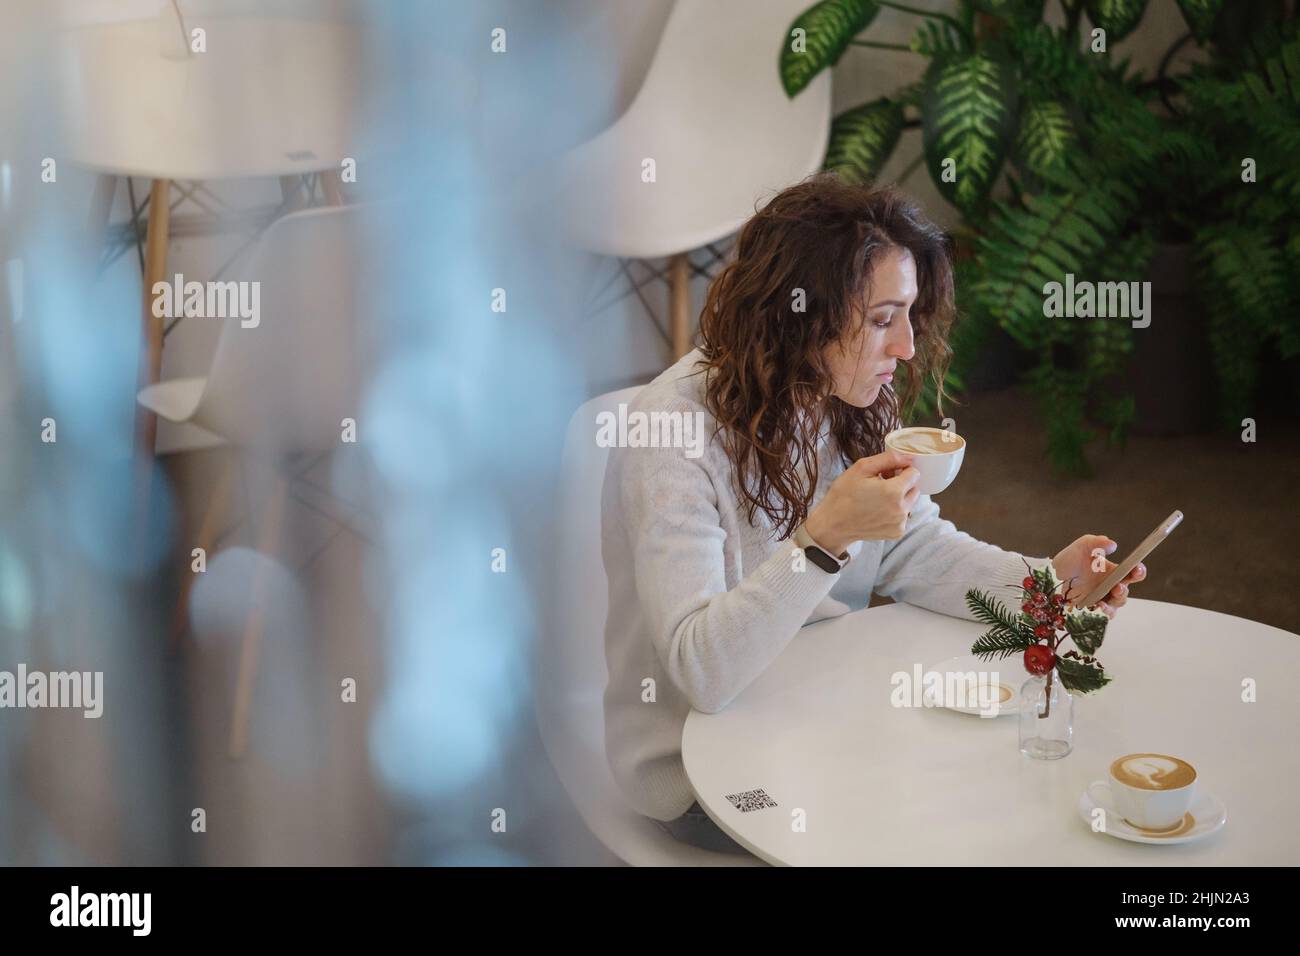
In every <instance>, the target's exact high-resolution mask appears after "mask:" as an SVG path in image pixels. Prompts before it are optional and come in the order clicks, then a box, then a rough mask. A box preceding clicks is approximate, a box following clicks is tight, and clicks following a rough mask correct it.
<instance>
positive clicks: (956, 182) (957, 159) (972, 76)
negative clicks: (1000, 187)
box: [922, 53, 1016, 214]
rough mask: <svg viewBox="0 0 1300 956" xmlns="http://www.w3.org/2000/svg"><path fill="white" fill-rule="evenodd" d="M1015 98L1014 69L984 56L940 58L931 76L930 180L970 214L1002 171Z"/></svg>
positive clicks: (927, 103)
mask: <svg viewBox="0 0 1300 956" xmlns="http://www.w3.org/2000/svg"><path fill="white" fill-rule="evenodd" d="M1015 99H1016V98H1015V93H1014V90H1013V88H1012V85H1011V75H1010V70H1008V69H1007V68H1006V67H1005V66H1004V65H1003V64H1002V63H1000V62H999V61H997V60H995V59H993V58H992V57H989V56H986V55H984V54H980V53H975V54H971V55H963V56H946V57H937V58H936V59H935V61H934V62H933V63H932V64H931V66H930V69H929V70H928V71H927V73H926V93H925V100H924V107H923V109H922V133H923V141H924V144H925V155H926V160H927V165H928V166H929V167H930V177H931V178H932V179H933V180H934V183H935V185H936V186H937V187H938V188H939V191H940V192H941V193H942V194H943V195H944V196H945V198H947V199H948V200H949V201H950V202H952V203H953V204H954V205H956V206H957V207H958V208H960V209H962V210H963V211H964V212H967V213H968V214H969V213H971V212H972V211H973V210H974V209H975V208H976V207H978V206H979V205H980V203H982V202H983V200H984V199H985V197H987V196H988V193H989V190H990V189H991V188H992V186H993V181H994V180H995V179H996V178H997V175H998V171H999V170H1000V169H1001V168H1002V161H1003V158H1004V157H1005V155H1006V149H1007V143H1008V141H1009V140H1010V138H1011V125H1012V122H1013V120H1014V116H1015ZM946 161H951V162H946Z"/></svg>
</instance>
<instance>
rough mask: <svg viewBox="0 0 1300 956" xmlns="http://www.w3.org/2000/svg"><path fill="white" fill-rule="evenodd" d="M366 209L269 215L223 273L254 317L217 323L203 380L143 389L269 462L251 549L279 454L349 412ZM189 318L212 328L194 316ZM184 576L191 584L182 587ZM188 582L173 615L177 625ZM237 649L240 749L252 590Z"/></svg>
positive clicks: (314, 447) (249, 685) (270, 538)
mask: <svg viewBox="0 0 1300 956" xmlns="http://www.w3.org/2000/svg"><path fill="white" fill-rule="evenodd" d="M367 208H368V207H366V206H342V207H338V206H335V207H323V208H320V209H310V210H306V211H303V212H297V213H293V214H291V215H288V216H285V217H283V218H281V219H278V220H276V221H275V222H274V223H272V224H271V225H270V226H269V227H268V228H267V229H266V231H265V232H264V233H262V235H261V236H260V237H259V238H258V240H257V242H256V243H255V244H254V245H253V246H252V248H251V249H250V250H249V252H248V253H247V254H246V256H245V257H244V258H242V259H241V261H240V263H239V264H238V265H237V266H235V267H233V268H232V269H231V270H230V271H229V273H228V275H229V276H231V277H233V278H234V280H235V281H240V282H256V283H259V286H260V308H259V321H258V323H257V324H256V325H255V326H254V325H250V327H243V325H242V321H243V320H242V319H241V318H240V317H239V316H232V317H227V318H225V319H222V320H220V321H222V322H223V325H222V329H221V334H220V337H219V338H218V341H217V350H216V354H215V355H214V357H213V360H212V367H211V370H210V371H209V373H208V374H207V375H206V376H203V377H197V378H178V379H172V380H170V381H166V382H160V383H158V384H156V385H150V386H148V387H146V388H144V389H142V390H141V392H140V394H139V396H138V401H139V403H140V404H141V405H143V406H144V407H145V408H148V409H150V410H151V411H153V412H155V413H156V414H158V415H159V416H161V417H162V418H165V419H167V420H168V421H171V422H188V423H191V424H194V425H198V426H200V427H201V428H203V429H205V430H206V431H208V432H210V433H212V434H213V435H214V436H215V437H216V438H217V439H219V440H224V441H226V442H229V443H231V444H233V445H235V446H237V447H238V448H239V449H240V450H242V451H252V452H253V453H254V454H256V455H257V456H259V457H261V458H270V459H271V460H272V463H273V465H274V468H273V470H274V471H275V478H274V481H273V485H272V490H271V494H270V497H269V499H268V502H267V504H266V507H265V509H264V511H263V513H262V515H261V516H260V520H259V523H258V524H259V527H258V550H259V551H260V552H261V553H262V554H264V555H269V554H270V553H271V551H272V550H274V548H275V547H276V544H277V542H278V539H279V535H280V527H281V523H282V521H283V516H284V507H285V499H286V496H287V494H288V484H289V478H288V476H287V475H286V474H285V471H284V467H283V466H284V461H285V459H286V458H287V457H288V456H290V455H292V454H296V453H302V452H312V451H317V452H327V451H332V450H335V449H337V448H339V447H340V445H341V442H342V439H343V433H344V430H343V420H344V419H347V418H351V419H353V420H355V419H356V417H357V411H358V403H359V400H360V379H361V374H362V373H361V368H360V365H361V362H362V359H361V358H360V355H361V352H362V350H361V348H360V347H359V342H358V329H357V324H356V321H355V316H356V314H357V310H358V305H359V302H358V298H357V296H358V292H359V290H360V289H362V288H364V284H365V279H364V277H362V276H361V275H359V274H358V270H359V269H361V268H363V267H364V264H365V262H366V261H367V259H366V257H365V256H364V255H362V254H361V253H362V252H363V250H364V246H363V244H362V239H363V235H362V230H363V228H364V221H363V220H364V216H365V214H366V212H367ZM191 321H212V319H193V320H191ZM232 471H233V469H231V468H226V469H225V470H224V472H223V473H222V475H220V476H219V477H218V479H217V490H216V492H215V493H214V495H213V498H212V503H211V504H210V506H209V508H208V511H207V514H206V516H205V518H204V521H203V526H202V528H201V529H200V531H199V535H198V538H197V539H196V544H197V546H198V547H202V548H204V550H205V551H206V550H210V547H211V541H212V540H213V539H214V538H215V531H216V524H217V523H218V522H219V521H220V514H221V512H222V511H223V510H224V507H225V499H226V497H227V496H228V495H229V492H230V484H231V482H232V477H233V476H232V474H231V473H232ZM188 583H189V582H188V579H187V584H188ZM188 590H189V589H188V587H186V588H185V590H184V591H183V593H182V595H181V598H180V602H179V606H178V611H177V622H178V632H179V630H183V622H184V618H185V608H186V604H187V600H188ZM249 607H250V616H249V621H248V626H247V629H246V631H245V634H244V640H243V645H242V648H241V651H240V670H239V681H238V685H237V688H236V695H235V707H234V718H233V721H232V725H231V737H230V752H231V755H232V756H240V755H241V754H242V753H243V751H244V748H245V746H246V744H247V733H248V720H249V713H250V707H251V701H252V690H253V684H254V682H255V678H256V670H257V653H258V645H259V643H260V640H261V632H262V628H263V621H262V617H261V611H260V601H259V595H256V594H255V595H253V596H251V597H250V603H249Z"/></svg>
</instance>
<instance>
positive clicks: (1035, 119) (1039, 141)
mask: <svg viewBox="0 0 1300 956" xmlns="http://www.w3.org/2000/svg"><path fill="white" fill-rule="evenodd" d="M1075 145H1076V136H1075V133H1074V124H1073V123H1071V122H1070V117H1069V116H1068V115H1067V114H1066V112H1065V107H1063V106H1062V105H1061V104H1060V103H1058V102H1056V101H1055V100H1043V101H1041V102H1037V103H1031V104H1029V105H1028V106H1027V107H1026V108H1025V110H1024V112H1023V113H1022V114H1021V117H1020V136H1019V138H1018V140H1017V144H1016V151H1017V153H1018V155H1019V157H1020V161H1021V162H1022V163H1023V164H1024V166H1025V168H1026V169H1028V170H1029V171H1030V172H1031V173H1034V174H1036V175H1039V176H1051V175H1052V174H1054V173H1062V172H1064V171H1065V166H1066V160H1067V159H1068V157H1069V154H1070V150H1071V149H1073V148H1074V147H1075Z"/></svg>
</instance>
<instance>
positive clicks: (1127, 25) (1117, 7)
mask: <svg viewBox="0 0 1300 956" xmlns="http://www.w3.org/2000/svg"><path fill="white" fill-rule="evenodd" d="M1146 8H1147V0H1088V19H1089V20H1091V21H1092V23H1093V26H1098V27H1101V28H1102V29H1103V30H1105V31H1106V42H1107V44H1110V43H1113V42H1114V41H1116V40H1122V39H1124V37H1126V36H1128V35H1129V34H1130V33H1132V32H1133V29H1134V27H1136V26H1137V25H1138V23H1139V22H1140V21H1141V20H1142V14H1143V13H1145V12H1146Z"/></svg>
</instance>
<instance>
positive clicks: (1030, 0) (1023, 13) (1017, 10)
mask: <svg viewBox="0 0 1300 956" xmlns="http://www.w3.org/2000/svg"><path fill="white" fill-rule="evenodd" d="M973 4H974V7H975V9H976V10H979V11H980V12H981V13H991V14H993V16H995V17H1002V18H1003V19H1004V20H1019V21H1022V22H1032V21H1038V20H1041V19H1042V18H1043V7H1044V6H1045V0H973Z"/></svg>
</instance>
